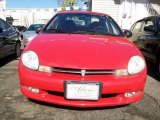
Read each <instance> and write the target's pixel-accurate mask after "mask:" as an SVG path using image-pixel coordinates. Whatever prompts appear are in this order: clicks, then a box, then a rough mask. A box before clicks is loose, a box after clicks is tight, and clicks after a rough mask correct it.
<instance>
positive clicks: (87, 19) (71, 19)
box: [43, 13, 123, 36]
mask: <svg viewBox="0 0 160 120" xmlns="http://www.w3.org/2000/svg"><path fill="white" fill-rule="evenodd" d="M43 32H45V33H69V34H92V35H111V36H123V33H122V31H121V30H120V28H119V27H118V25H117V24H116V23H115V22H114V20H113V19H112V18H111V17H108V16H105V15H98V14H87V13H67V14H66V13H61V14H58V15H56V16H55V17H54V18H53V19H52V20H51V21H50V23H49V24H48V25H47V26H46V27H45V29H44V30H43Z"/></svg>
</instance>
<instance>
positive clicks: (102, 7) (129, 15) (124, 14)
mask: <svg viewBox="0 0 160 120" xmlns="http://www.w3.org/2000/svg"><path fill="white" fill-rule="evenodd" d="M91 4H92V5H91V11H94V12H102V13H106V14H109V15H110V16H111V17H112V18H113V19H114V20H115V21H116V22H117V23H118V24H119V26H120V27H121V28H122V29H129V28H130V27H131V25H132V24H133V23H134V22H135V21H137V20H139V19H142V18H144V17H147V16H152V15H160V2H159V0H92V2H91Z"/></svg>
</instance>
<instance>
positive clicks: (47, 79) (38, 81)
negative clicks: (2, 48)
mask: <svg viewBox="0 0 160 120" xmlns="http://www.w3.org/2000/svg"><path fill="white" fill-rule="evenodd" d="M19 77H20V84H21V92H22V93H23V94H24V95H25V96H27V97H29V98H32V99H35V100H39V101H44V102H48V103H52V104H58V105H64V106H73V107H83V108H86V107H106V106H117V105H124V104H130V103H133V102H136V101H138V100H140V99H141V98H142V96H143V89H144V85H145V82H146V69H145V70H144V71H143V72H141V73H140V74H138V75H132V76H116V75H86V76H84V77H82V76H80V75H75V74H62V73H43V72H38V71H32V70H29V69H27V68H25V67H24V66H22V64H19ZM66 80H67V81H69V80H71V81H80V82H83V81H85V82H90V81H92V82H101V83H102V91H101V97H100V99H99V100H97V101H89V100H67V99H65V97H64V91H65V88H64V82H65V81H66ZM27 87H33V88H38V89H39V93H34V92H31V91H30V90H28V89H27ZM126 92H137V94H135V95H133V96H131V97H125V93H126Z"/></svg>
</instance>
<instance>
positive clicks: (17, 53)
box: [15, 42, 21, 57]
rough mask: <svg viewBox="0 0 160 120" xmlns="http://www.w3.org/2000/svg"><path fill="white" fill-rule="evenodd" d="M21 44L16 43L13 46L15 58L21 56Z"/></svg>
mask: <svg viewBox="0 0 160 120" xmlns="http://www.w3.org/2000/svg"><path fill="white" fill-rule="evenodd" d="M20 48H21V44H20V43H19V42H17V43H16V46H15V57H20V55H21V49H20Z"/></svg>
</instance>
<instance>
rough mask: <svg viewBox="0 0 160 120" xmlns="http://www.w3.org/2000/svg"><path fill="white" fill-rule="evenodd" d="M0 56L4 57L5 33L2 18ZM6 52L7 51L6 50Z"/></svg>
mask: <svg viewBox="0 0 160 120" xmlns="http://www.w3.org/2000/svg"><path fill="white" fill-rule="evenodd" d="M0 29H1V30H0V58H2V57H4V56H5V54H6V51H5V49H4V48H5V42H6V41H7V40H6V33H5V32H4V24H3V22H2V20H1V19H0ZM7 52H8V51H7Z"/></svg>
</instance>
